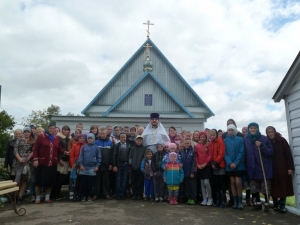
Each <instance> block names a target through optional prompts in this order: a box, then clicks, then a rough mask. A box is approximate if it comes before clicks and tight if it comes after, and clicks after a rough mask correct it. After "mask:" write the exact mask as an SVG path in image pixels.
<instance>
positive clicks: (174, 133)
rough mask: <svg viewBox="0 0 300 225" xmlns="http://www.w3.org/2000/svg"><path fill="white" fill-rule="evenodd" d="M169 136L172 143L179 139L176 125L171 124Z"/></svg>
mask: <svg viewBox="0 0 300 225" xmlns="http://www.w3.org/2000/svg"><path fill="white" fill-rule="evenodd" d="M169 138H170V142H171V143H176V141H178V139H177V130H176V128H175V127H173V126H171V127H170V128H169Z"/></svg>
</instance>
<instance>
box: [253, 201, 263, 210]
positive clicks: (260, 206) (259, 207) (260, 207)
mask: <svg viewBox="0 0 300 225" xmlns="http://www.w3.org/2000/svg"><path fill="white" fill-rule="evenodd" d="M252 210H262V205H261V203H260V202H259V204H258V203H256V204H255V205H253V207H252Z"/></svg>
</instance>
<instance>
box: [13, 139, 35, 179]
mask: <svg viewBox="0 0 300 225" xmlns="http://www.w3.org/2000/svg"><path fill="white" fill-rule="evenodd" d="M32 148H33V143H31V141H30V140H29V141H28V142H26V141H25V140H24V139H23V138H19V139H18V140H17V141H16V144H15V147H14V154H15V155H16V154H19V156H20V157H21V158H22V159H24V160H26V159H27V158H28V156H29V155H30V153H31V152H32V150H33V149H32ZM33 174H34V171H33V165H32V160H30V161H29V162H28V163H26V164H25V165H24V164H22V163H20V162H19V160H18V159H17V158H16V157H15V158H14V161H13V168H12V175H13V176H16V180H15V181H16V182H17V183H19V181H20V178H21V177H22V179H23V180H26V181H30V182H34V175H33Z"/></svg>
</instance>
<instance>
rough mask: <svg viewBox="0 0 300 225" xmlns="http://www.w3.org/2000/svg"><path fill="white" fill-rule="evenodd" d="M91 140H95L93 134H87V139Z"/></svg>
mask: <svg viewBox="0 0 300 225" xmlns="http://www.w3.org/2000/svg"><path fill="white" fill-rule="evenodd" d="M89 138H92V139H93V140H95V135H94V134H93V133H89V134H88V136H87V139H89Z"/></svg>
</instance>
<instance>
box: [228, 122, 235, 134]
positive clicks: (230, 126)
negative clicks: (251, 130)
mask: <svg viewBox="0 0 300 225" xmlns="http://www.w3.org/2000/svg"><path fill="white" fill-rule="evenodd" d="M228 130H234V135H236V134H237V129H236V126H235V125H234V124H230V125H228V126H227V131H228Z"/></svg>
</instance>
